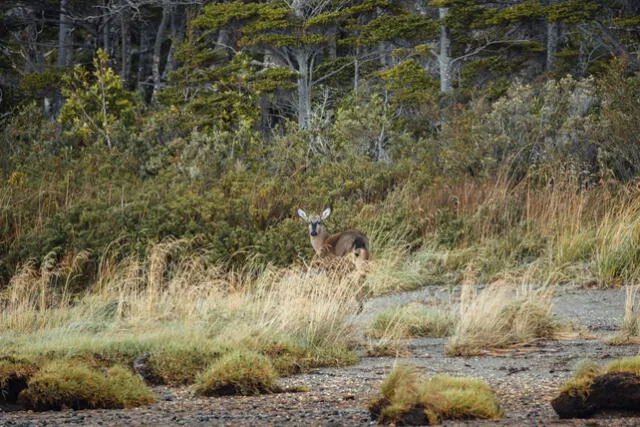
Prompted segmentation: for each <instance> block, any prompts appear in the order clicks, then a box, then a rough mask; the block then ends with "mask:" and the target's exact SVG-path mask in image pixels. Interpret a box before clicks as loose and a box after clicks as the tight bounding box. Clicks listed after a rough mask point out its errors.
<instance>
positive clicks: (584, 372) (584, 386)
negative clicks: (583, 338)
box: [561, 360, 603, 399]
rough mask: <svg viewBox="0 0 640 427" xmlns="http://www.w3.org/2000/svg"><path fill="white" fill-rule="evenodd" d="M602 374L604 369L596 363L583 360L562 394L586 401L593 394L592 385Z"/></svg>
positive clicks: (562, 390) (563, 387)
mask: <svg viewBox="0 0 640 427" xmlns="http://www.w3.org/2000/svg"><path fill="white" fill-rule="evenodd" d="M602 374H603V372H602V369H601V368H600V366H599V365H598V364H597V363H596V362H594V361H593V360H583V361H581V362H580V363H579V364H578V367H577V369H576V374H575V375H574V377H573V378H572V379H570V380H569V381H567V382H566V383H565V384H564V385H563V386H562V389H561V392H564V393H567V394H568V395H569V396H579V397H581V398H582V399H586V398H587V397H588V396H589V393H590V392H591V385H592V384H593V382H594V381H595V379H596V378H597V377H598V376H600V375H602Z"/></svg>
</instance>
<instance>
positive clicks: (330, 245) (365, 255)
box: [298, 209, 370, 270]
mask: <svg viewBox="0 0 640 427" xmlns="http://www.w3.org/2000/svg"><path fill="white" fill-rule="evenodd" d="M330 213H331V211H330V210H329V209H327V210H326V211H324V212H323V214H322V216H320V215H310V216H307V214H306V213H304V211H302V210H298V215H300V217H301V218H302V219H303V220H304V221H305V222H307V223H308V224H309V233H310V238H311V245H312V246H313V249H314V250H315V251H316V254H317V255H318V256H321V257H326V256H329V257H331V256H335V257H343V256H346V255H349V254H353V256H354V263H355V265H356V267H357V268H358V269H359V270H360V269H361V268H362V266H363V264H364V261H367V260H368V259H369V257H370V249H369V239H367V236H365V235H364V234H363V233H361V232H360V231H358V230H347V231H344V232H341V233H334V234H329V232H328V231H327V229H326V228H325V226H324V224H323V221H324V220H325V219H326V218H327V217H328V216H329V214H330ZM312 224H315V230H316V232H317V235H315V236H314V235H312V234H311V232H312V231H313V230H314V226H313V225H312Z"/></svg>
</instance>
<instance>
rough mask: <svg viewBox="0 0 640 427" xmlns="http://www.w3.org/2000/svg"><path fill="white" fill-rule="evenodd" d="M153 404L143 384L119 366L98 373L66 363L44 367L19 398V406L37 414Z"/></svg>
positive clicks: (32, 378)
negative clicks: (66, 409) (35, 411)
mask: <svg viewBox="0 0 640 427" xmlns="http://www.w3.org/2000/svg"><path fill="white" fill-rule="evenodd" d="M155 400H156V399H155V396H154V395H153V393H151V391H150V390H149V389H148V388H147V387H146V386H145V385H144V383H143V382H142V380H140V379H139V378H138V377H136V376H135V375H133V374H132V373H131V372H129V371H128V370H127V369H125V368H123V367H121V366H114V367H112V368H110V369H108V370H107V371H106V372H101V371H98V370H95V369H92V368H90V367H89V366H87V365H84V364H82V363H79V362H78V361H68V360H67V361H64V360H57V361H53V362H49V363H48V364H46V365H45V366H43V367H42V368H41V369H40V371H38V372H37V373H36V374H34V375H33V376H32V377H31V379H30V380H29V383H28V387H27V388H26V389H25V390H23V391H22V392H21V393H20V396H19V401H20V402H21V403H22V405H24V406H25V407H26V408H29V409H33V410H37V411H46V410H61V409H65V408H72V409H93V408H107V409H111V408H132V407H136V406H142V405H148V404H151V403H153V402H155Z"/></svg>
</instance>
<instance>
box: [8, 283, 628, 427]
mask: <svg viewBox="0 0 640 427" xmlns="http://www.w3.org/2000/svg"><path fill="white" fill-rule="evenodd" d="M459 291H460V289H459V288H457V287H449V288H447V287H440V288H435V287H429V288H425V289H422V290H420V291H416V292H409V293H404V294H399V295H392V296H386V297H380V298H376V299H374V300H371V301H369V302H367V304H366V306H365V310H364V312H363V313H362V314H361V315H360V316H359V318H358V322H361V323H363V324H366V323H367V322H370V321H371V319H372V318H373V317H374V316H375V315H376V314H377V313H379V312H380V311H382V310H384V309H386V308H388V307H390V306H393V305H397V304H403V303H406V302H409V301H428V302H431V303H438V304H439V303H442V304H455V302H456V300H457V297H458V296H459ZM623 307H624V291H622V290H618V289H614V290H603V291H601V290H588V289H579V288H576V287H564V288H562V290H561V291H560V292H559V293H558V294H557V295H556V298H555V300H554V311H555V313H556V314H557V315H558V316H559V317H561V318H563V319H565V320H568V321H572V322H574V323H576V324H579V325H582V326H583V327H585V328H586V329H587V330H589V331H590V332H591V333H592V334H594V335H596V336H598V337H603V336H606V335H608V334H610V333H611V331H613V330H616V329H618V328H619V325H620V323H621V321H622V310H623ZM444 344H445V340H444V339H432V338H425V339H415V340H410V341H409V342H408V346H409V349H410V351H411V353H412V356H411V357H407V358H402V359H394V358H368V357H365V358H363V359H362V360H361V362H360V363H359V364H358V365H355V366H350V367H346V368H332V369H317V370H314V371H312V372H310V373H307V374H304V375H299V376H295V377H291V378H286V379H283V380H282V383H283V385H285V386H294V385H298V386H299V385H304V386H306V387H308V388H309V390H310V391H309V392H306V393H281V394H276V395H267V396H251V397H223V398H200V397H195V396H193V395H192V394H191V393H190V391H189V389H188V388H182V389H169V388H165V387H157V388H154V391H155V392H156V393H157V394H158V396H159V399H160V400H159V402H158V403H156V404H154V405H151V406H148V407H143V408H136V409H127V410H83V411H71V410H70V411H62V412H47V413H33V412H25V411H17V412H7V413H2V412H0V425H1V426H44V425H68V424H81V425H105V426H107V425H212V424H215V425H234V426H235V425H326V426H330V425H331V426H338V425H345V426H351V425H367V424H372V421H371V420H370V418H369V414H368V411H367V403H368V401H369V400H370V399H371V398H373V397H374V396H375V394H376V393H377V390H378V388H379V385H380V383H381V382H382V379H383V378H384V376H385V375H386V374H387V373H388V372H389V370H390V369H391V368H392V367H393V365H394V363H396V362H397V361H399V360H402V361H406V362H408V363H412V364H415V365H416V366H418V367H420V368H422V369H423V370H424V372H425V373H426V374H431V373H432V374H440V373H447V374H452V375H471V376H475V377H479V378H482V379H484V380H486V381H487V382H488V383H489V384H491V386H492V387H493V388H494V390H495V391H496V393H497V394H498V396H499V399H500V401H501V402H502V405H503V408H504V410H505V418H504V419H503V420H500V421H471V422H464V423H462V422H448V423H446V424H445V425H480V424H482V425H485V424H499V425H551V424H553V425H567V426H587V425H588V426H595V425H602V426H611V425H616V426H634V425H636V426H637V425H640V417H636V418H624V417H621V416H620V415H616V414H610V415H607V416H606V417H601V418H596V419H592V420H569V421H560V420H559V419H558V418H557V416H556V415H555V413H554V412H553V409H552V408H551V405H550V404H549V401H550V400H551V399H552V398H553V397H554V396H555V394H556V391H557V389H558V386H559V385H560V384H561V383H563V382H564V381H566V380H567V379H568V378H569V377H571V375H572V371H573V369H574V367H575V365H576V363H577V362H578V361H579V360H580V359H583V358H585V357H589V358H592V359H596V360H602V361H603V363H606V362H607V361H608V360H609V359H612V358H617V357H624V356H631V355H636V354H638V353H639V347H638V346H623V347H611V346H607V345H605V344H603V342H602V341H601V340H574V341H548V342H541V343H535V344H533V345H531V346H529V347H522V348H520V349H518V350H517V351H514V352H511V353H509V354H507V355H502V356H482V357H468V358H461V357H455V358H452V357H447V356H446V355H445V354H444ZM373 424H375V423H373Z"/></svg>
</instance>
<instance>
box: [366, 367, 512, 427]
mask: <svg viewBox="0 0 640 427" xmlns="http://www.w3.org/2000/svg"><path fill="white" fill-rule="evenodd" d="M380 392H381V396H380V397H379V398H377V399H375V400H374V401H372V402H371V404H370V406H369V409H370V411H371V413H372V415H373V416H375V417H376V418H377V420H378V422H380V423H385V424H387V423H394V424H438V423H440V422H441V421H442V420H450V419H470V418H481V419H498V418H500V417H501V416H502V410H501V409H500V404H499V402H498V401H497V399H496V396H495V394H494V393H493V392H492V391H491V389H490V388H489V386H488V385H487V384H486V383H485V382H483V381H482V380H479V379H475V378H467V377H460V378H457V377H450V376H446V375H442V376H436V377H433V378H429V379H424V378H423V377H422V376H421V375H420V373H419V371H418V369H417V368H416V367H414V366H410V365H400V366H396V367H395V368H394V369H393V370H392V371H391V373H389V375H388V376H387V378H386V379H385V381H384V382H383V383H382V386H381V388H380Z"/></svg>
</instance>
